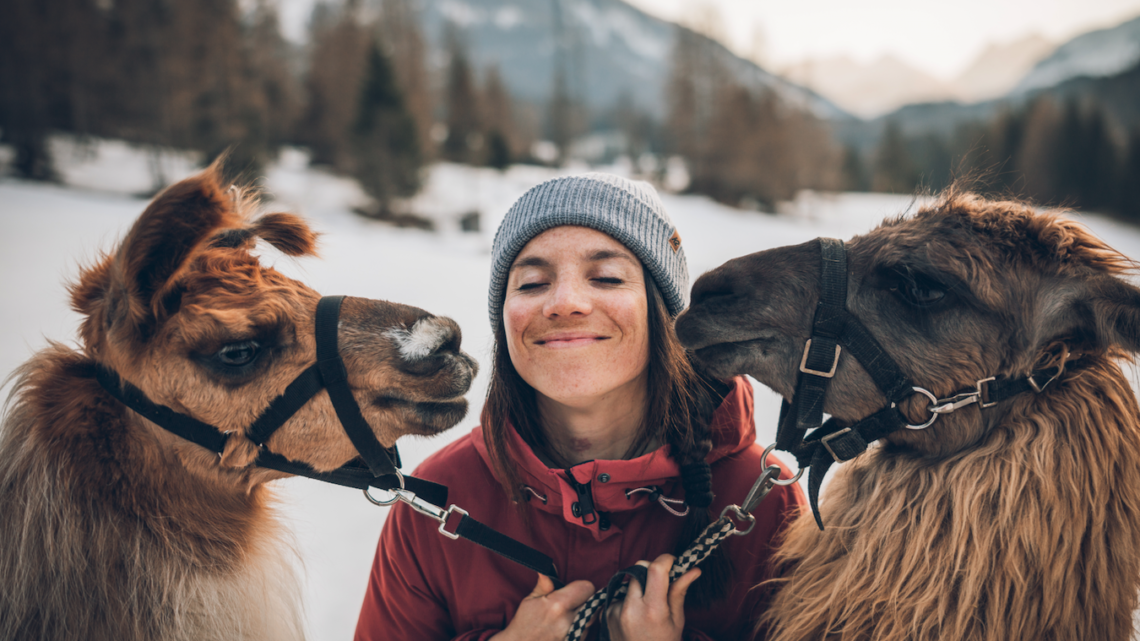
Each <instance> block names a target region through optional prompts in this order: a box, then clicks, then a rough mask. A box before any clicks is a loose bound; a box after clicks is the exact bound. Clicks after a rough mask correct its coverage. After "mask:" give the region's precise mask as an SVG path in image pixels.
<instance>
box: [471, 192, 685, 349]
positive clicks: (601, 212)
mask: <svg viewBox="0 0 1140 641" xmlns="http://www.w3.org/2000/svg"><path fill="white" fill-rule="evenodd" d="M560 225H577V226H580V227H589V228H591V229H595V230H597V231H600V232H602V233H605V234H607V235H609V236H612V237H613V238H614V240H617V241H618V242H620V243H621V244H623V245H625V246H626V247H628V248H629V250H630V251H631V252H633V255H634V256H637V258H638V260H640V261H641V264H642V265H645V267H646V268H647V269H648V270H649V273H650V274H651V275H652V276H653V281H654V283H656V285H657V289H658V290H660V291H661V296H662V298H664V299H665V306H666V307H667V308H668V310H669V314H670V315H671V316H674V317H676V316H677V315H678V314H680V313H681V311H682V310H684V309H685V307H687V306H688V304H689V266H688V263H687V262H686V260H685V250H684V249H682V248H681V236H680V234H678V233H677V227H676V226H675V225H673V221H672V220H670V219H669V215H668V214H666V213H665V207H664V206H662V204H661V199H660V198H658V197H657V192H656V191H655V190H654V189H653V186H652V185H650V184H649V183H646V182H641V181H633V180H627V179H625V178H622V177H620V176H614V175H612V174H601V173H590V174H581V175H578V176H566V177H563V178H555V179H553V180H548V181H546V182H544V183H542V184H541V185H538V186H536V187H532V188H531V189H530V191H528V192H526V193H525V194H523V195H522V197H521V198H519V199H518V200H517V201H516V202H515V204H514V205H512V206H511V209H510V211H508V212H507V215H506V217H504V218H503V222H502V223H500V224H499V230H498V231H497V232H495V242H494V243H493V245H492V247H491V289H490V292H489V293H488V296H487V303H488V305H489V306H490V312H491V327H492V328H495V327H497V326H498V324H499V318H500V317H501V316H502V312H503V301H504V298H505V296H506V294H505V292H506V287H507V276H508V274H509V273H510V269H511V263H513V262H515V257H516V256H518V255H519V252H520V251H522V248H523V247H525V246H526V244H527V243H529V242H530V241H531V239H532V238H534V237H535V236H537V235H539V234H541V233H542V232H544V231H546V230H547V229H550V228H551V227H558V226H560Z"/></svg>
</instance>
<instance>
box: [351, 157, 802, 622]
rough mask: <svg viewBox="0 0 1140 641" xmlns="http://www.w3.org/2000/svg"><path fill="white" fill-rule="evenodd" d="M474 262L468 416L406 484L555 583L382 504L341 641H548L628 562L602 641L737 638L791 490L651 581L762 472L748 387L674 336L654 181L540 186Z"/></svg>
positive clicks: (667, 249) (669, 246)
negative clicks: (478, 407)
mask: <svg viewBox="0 0 1140 641" xmlns="http://www.w3.org/2000/svg"><path fill="white" fill-rule="evenodd" d="M492 254H493V255H492V274H491V287H490V295H489V305H490V315H491V325H492V327H493V328H494V331H495V355H494V359H495V360H494V366H493V370H492V375H491V376H492V380H491V385H490V389H489V391H488V398H487V403H486V406H485V408H484V410H483V415H482V423H483V424H482V426H481V427H478V428H476V429H475V430H474V431H472V433H471V434H470V435H469V436H466V437H464V438H461V439H460V440H458V441H456V442H455V443H452V444H450V445H448V446H446V447H444V448H443V449H442V450H440V451H439V452H437V453H436V454H434V455H432V456H431V457H429V458H428V459H427V460H426V461H424V463H423V465H421V466H420V467H419V469H418V470H417V471H416V474H417V476H420V477H422V478H425V479H428V480H432V481H435V482H437V483H442V484H444V485H446V486H448V487H449V488H450V491H451V494H450V497H449V502H453V503H455V504H456V505H458V506H460V507H462V508H465V509H466V510H468V511H469V512H470V514H471V516H472V517H474V518H476V519H478V520H480V521H482V522H483V523H485V524H487V525H489V526H490V527H492V528H495V529H497V530H499V531H500V532H503V533H504V534H507V535H508V536H511V537H513V538H515V539H517V540H519V541H522V542H523V543H526V544H527V545H530V546H532V547H535V548H537V549H538V550H540V551H542V552H544V553H545V554H547V555H549V556H550V557H551V558H553V559H554V562H555V565H556V566H557V568H558V571H559V578H561V579H562V580H563V581H566V582H567V585H566V586H565V587H563V588H561V589H558V590H555V589H554V585H553V584H552V582H551V581H550V579H548V578H547V577H545V576H541V575H540V576H538V577H537V583H536V577H535V572H533V571H530V570H527V569H526V568H524V567H522V566H520V565H516V564H514V563H512V562H511V561H508V560H506V559H503V558H501V557H499V556H496V555H494V554H493V553H491V552H489V551H487V550H484V549H482V548H480V547H478V546H476V545H474V544H471V543H470V542H468V541H463V540H459V541H451V540H448V539H446V538H444V537H442V536H440V535H439V533H438V532H436V525H437V524H436V522H435V521H432V520H431V519H427V518H424V517H422V516H419V515H416V514H415V513H414V512H413V511H411V510H410V509H409V508H407V506H401V505H397V506H396V507H394V508H393V510H392V512H391V513H390V514H389V516H388V520H387V522H386V523H385V525H384V531H383V533H382V534H381V537H380V545H379V548H378V551H377V555H376V560H375V564H374V566H373V571H372V577H371V580H370V582H369V587H368V593H367V595H366V597H365V602H364V607H363V609H362V610H361V614H360V620H359V622H358V624H357V630H356V638H357V639H358V640H365V639H377V640H379V639H389V640H408V641H427V640H434V639H464V640H475V639H478V640H480V641H485V640H487V639H496V641H511V640H512V639H527V640H533V639H551V640H553V641H561V640H562V639H563V638H564V637H565V635H566V632H567V630H568V629H569V627H570V624H571V622H572V620H573V616H574V611H575V609H577V608H578V607H579V606H580V605H581V604H582V603H583V602H585V601H586V599H587V598H588V597H589V596H590V595H591V594H592V593H593V592H594V590H595V588H597V587H601V586H604V585H605V584H606V583H607V582H608V581H609V579H610V577H611V576H612V575H613V574H614V573H615V572H617V571H618V570H621V569H623V568H626V567H629V566H630V565H633V564H634V563H636V562H639V561H640V562H641V563H642V564H648V565H649V574H648V580H647V583H646V586H645V589H644V591H643V590H642V589H641V586H640V585H639V584H637V583H636V582H633V583H631V585H630V588H629V595H628V597H627V598H626V600H625V601H624V603H622V605H621V606H620V607H618V608H612V609H611V612H610V615H609V616H608V617H607V621H606V622H604V624H606V625H608V626H609V630H610V632H611V636H612V637H613V638H614V639H625V640H629V641H632V640H634V639H653V640H655V641H656V640H669V639H682V638H684V639H733V640H735V639H745V638H748V637H749V636H751V634H752V629H753V623H754V621H755V620H756V615H757V614H758V612H757V611H758V609H759V608H761V607H762V605H763V601H764V591H763V590H757V589H751V588H752V587H753V586H755V585H757V584H758V583H761V582H762V581H764V580H765V579H767V578H770V577H769V575H768V573H769V566H768V557H769V552H770V546H771V544H772V541H773V539H774V538H775V537H776V536H777V535H778V533H779V532H781V531H782V528H783V526H784V525H785V523H787V522H788V521H789V520H790V519H791V518H792V517H793V516H794V515H795V513H796V511H797V508H798V507H799V506H800V505H801V504H802V502H803V498H802V494H801V493H800V491H799V489H798V488H797V487H796V486H794V485H793V486H790V487H776V488H774V489H773V490H772V492H771V493H770V494H769V495H768V497H767V498H766V499H765V500H764V501H763V502H762V503H761V505H760V507H759V508H758V509H757V511H756V513H755V516H756V518H757V525H756V527H755V529H754V530H753V531H752V532H751V533H750V534H748V535H747V536H740V537H729V540H727V541H726V542H725V543H723V544H722V545H721V547H720V548H719V550H718V551H717V553H716V554H714V555H713V556H711V557H710V558H709V559H707V560H706V561H705V562H704V563H702V564H701V566H700V568H697V569H693V570H690V571H689V572H688V573H686V574H685V575H684V576H682V577H681V578H679V579H678V580H677V581H676V582H674V583H672V584H669V582H668V578H667V577H668V569H669V567H670V566H671V564H672V560H673V556H671V554H670V553H672V554H678V553H680V552H681V551H683V550H684V549H685V548H686V547H687V546H688V545H689V544H690V543H691V542H692V541H693V539H694V538H695V536H696V535H697V534H698V533H699V532H700V531H701V530H702V529H703V528H704V526H705V525H707V524H708V523H709V522H710V515H712V516H713V517H715V516H716V515H719V514H720V511H721V510H722V509H723V508H724V506H726V505H729V504H733V503H740V502H741V501H743V499H744V497H745V495H746V494H747V493H748V490H749V488H750V486H751V484H752V483H753V482H754V481H755V479H756V478H757V477H758V476H759V474H760V472H761V471H762V466H761V461H760V459H761V448H760V447H759V446H757V445H756V444H755V439H756V433H755V428H754V424H753V417H752V388H751V386H750V385H749V384H748V383H747V382H746V381H744V380H743V379H736V380H733V381H730V382H729V383H727V384H724V383H719V382H716V381H711V380H705V379H703V378H701V377H700V376H698V375H697V374H696V373H695V372H694V371H693V368H692V366H691V365H690V363H689V360H688V358H687V357H686V355H685V352H684V350H683V348H682V347H681V346H680V344H679V343H678V341H677V338H676V336H675V334H674V333H673V328H672V321H673V319H674V318H675V317H676V316H677V314H679V313H680V312H681V310H682V309H683V308H684V307H685V304H686V299H687V295H688V268H687V265H686V262H685V254H684V250H683V249H682V248H681V239H680V236H679V234H678V233H677V230H676V228H675V227H674V226H673V224H672V222H671V221H670V220H669V218H668V216H667V215H666V214H665V211H664V209H663V207H662V205H661V202H660V200H659V199H658V198H657V195H656V193H655V192H654V190H653V188H652V187H650V186H649V185H648V184H646V183H635V182H631V181H628V180H625V179H622V178H618V177H616V176H610V175H605V174H586V175H583V176H573V177H565V178H558V179H555V180H551V181H548V182H546V183H543V184H541V185H539V186H537V187H535V188H533V189H531V190H530V191H528V192H527V193H526V194H524V195H523V196H522V198H520V199H519V200H518V202H516V203H515V204H514V206H513V207H511V210H510V211H509V212H508V213H507V215H506V217H505V218H504V220H503V222H502V224H501V225H500V227H499V230H498V233H497V234H496V236H495V242H494V247H493V250H492ZM650 559H652V560H653V561H652V563H647V561H648V560H650ZM702 575H703V578H700V577H702ZM598 625H599V624H597V623H595V625H594V626H593V630H592V631H591V632H592V633H594V634H596V628H597V627H598Z"/></svg>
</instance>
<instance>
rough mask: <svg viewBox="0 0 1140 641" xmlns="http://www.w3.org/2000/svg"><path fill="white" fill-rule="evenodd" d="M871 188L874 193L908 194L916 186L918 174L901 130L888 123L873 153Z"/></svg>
mask: <svg viewBox="0 0 1140 641" xmlns="http://www.w3.org/2000/svg"><path fill="white" fill-rule="evenodd" d="M873 172H874V173H873V174H872V178H871V187H872V189H874V190H875V191H882V192H889V193H910V192H913V191H914V189H915V187H916V186H917V185H918V181H919V173H918V168H917V167H916V166H915V163H914V160H913V159H912V158H911V155H910V150H909V149H908V148H907V144H906V139H905V138H903V134H902V130H901V129H900V128H899V125H898V123H896V122H895V121H893V120H892V121H888V122H887V127H886V130H885V131H884V132H883V138H882V140H881V141H880V142H879V147H878V149H877V150H876V151H875V160H874V169H873Z"/></svg>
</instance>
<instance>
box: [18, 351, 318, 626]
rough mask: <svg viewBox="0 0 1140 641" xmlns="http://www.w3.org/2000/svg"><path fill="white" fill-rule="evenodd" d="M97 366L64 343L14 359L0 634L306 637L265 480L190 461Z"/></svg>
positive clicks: (291, 570) (294, 581) (292, 573)
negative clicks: (231, 478) (99, 379)
mask: <svg viewBox="0 0 1140 641" xmlns="http://www.w3.org/2000/svg"><path fill="white" fill-rule="evenodd" d="M90 372H91V363H90V361H89V360H88V359H86V358H84V357H82V356H81V355H79V354H76V353H74V352H72V351H71V350H68V349H66V348H64V347H62V346H59V345H55V346H53V347H51V348H49V349H48V350H45V351H44V352H41V353H40V354H38V355H37V356H36V357H34V358H33V359H32V360H31V361H29V362H28V363H26V364H25V365H24V366H23V367H22V368H21V370H20V371H19V372H18V380H17V383H16V387H15V391H14V396H13V402H12V403H11V404H10V408H9V412H8V413H7V415H6V416H5V418H4V424H3V429H2V430H0V514H3V515H4V516H3V518H0V541H3V542H4V544H3V545H0V577H6V578H7V579H10V580H5V581H0V639H9V638H19V639H55V640H65V641H71V640H74V641H79V640H81V639H103V638H106V639H122V640H124V641H133V640H139V641H142V640H143V639H167V640H171V641H181V640H183V639H185V640H187V641H189V640H191V639H214V638H226V639H242V640H253V639H267V640H268V639H275V640H276V639H298V638H300V637H301V636H302V629H301V622H300V609H299V606H298V602H299V598H298V596H299V595H298V590H297V582H296V579H295V577H294V568H293V564H292V558H293V557H291V556H290V555H289V554H283V552H287V550H283V549H281V547H282V546H281V545H280V544H279V542H278V539H279V538H280V532H279V530H278V526H277V523H276V522H275V520H274V519H273V518H272V515H271V514H270V512H269V511H268V509H267V507H266V506H265V505H264V498H263V494H264V491H263V490H261V489H256V488H255V489H254V490H253V491H252V492H246V491H245V490H244V489H242V488H240V487H239V484H236V483H230V484H227V483H225V482H216V481H211V480H210V479H208V478H203V476H201V475H197V474H194V473H193V472H191V471H190V470H187V469H186V468H185V467H183V466H182V465H180V463H179V457H178V456H176V455H175V453H174V452H171V451H170V449H169V448H165V447H163V446H162V445H161V444H160V443H159V442H158V441H157V439H156V438H155V437H154V435H153V434H152V433H149V432H148V431H147V428H146V427H145V426H144V425H141V424H139V423H137V422H134V421H133V420H132V419H131V418H130V416H131V415H130V414H127V413H126V412H125V411H124V408H122V407H121V406H119V405H118V403H117V402H115V401H113V400H111V399H110V397H108V396H107V395H106V394H105V393H104V392H103V390H102V389H101V388H100V387H99V386H98V384H97V383H96V382H95V381H94V380H93V379H91V378H90ZM215 458H216V457H215ZM251 604H253V605H251Z"/></svg>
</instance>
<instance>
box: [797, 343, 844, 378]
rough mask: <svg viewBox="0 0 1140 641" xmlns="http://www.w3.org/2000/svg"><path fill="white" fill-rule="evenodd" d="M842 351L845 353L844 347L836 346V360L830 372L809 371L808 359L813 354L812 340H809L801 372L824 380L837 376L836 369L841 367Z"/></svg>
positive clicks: (801, 360) (802, 360) (805, 346)
mask: <svg viewBox="0 0 1140 641" xmlns="http://www.w3.org/2000/svg"><path fill="white" fill-rule="evenodd" d="M841 351H843V350H842V347H841V346H839V345H836V346H835V360H833V361H831V369H830V370H828V371H826V372H824V371H820V370H816V369H808V366H807V359H808V354H809V353H810V352H811V339H810V338H809V339H808V342H807V344H806V345H804V357H803V358H802V359H800V371H801V372H803V373H804V374H812V375H813V376H820V377H823V378H831V377H832V376H835V369H836V368H837V367H839V352H841Z"/></svg>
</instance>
